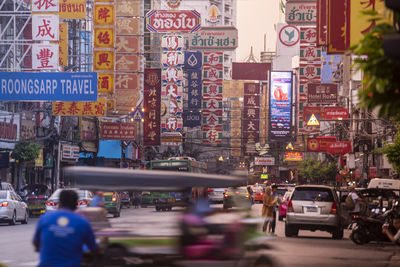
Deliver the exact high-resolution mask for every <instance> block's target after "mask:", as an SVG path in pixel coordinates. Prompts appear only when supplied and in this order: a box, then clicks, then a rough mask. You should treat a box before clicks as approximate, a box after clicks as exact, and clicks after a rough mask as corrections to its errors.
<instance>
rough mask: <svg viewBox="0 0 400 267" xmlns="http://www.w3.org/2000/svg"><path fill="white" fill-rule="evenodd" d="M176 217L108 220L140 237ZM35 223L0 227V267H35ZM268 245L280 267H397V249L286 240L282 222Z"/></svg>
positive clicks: (127, 213) (145, 213) (315, 237)
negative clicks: (2, 266)
mask: <svg viewBox="0 0 400 267" xmlns="http://www.w3.org/2000/svg"><path fill="white" fill-rule="evenodd" d="M260 210H261V205H260V204H256V205H254V206H253V213H254V214H259V213H260ZM178 214H179V212H178V211H175V212H174V211H172V212H156V211H155V210H154V208H145V209H133V208H130V209H123V210H122V213H121V217H120V218H116V219H114V218H111V222H112V223H113V224H115V225H118V226H123V225H124V224H128V223H130V222H134V223H135V225H138V227H137V228H138V232H140V233H151V234H157V235H160V234H169V233H174V232H175V233H176V230H177V229H176V228H175V227H174V225H175V223H176V222H177V220H178V218H179V216H178ZM37 221H38V219H36V218H35V219H31V220H30V222H29V224H28V225H20V224H17V225H15V226H8V225H6V224H2V225H0V236H1V238H0V247H1V250H0V262H1V263H4V264H6V265H7V266H10V267H18V266H21V267H22V266H36V265H37V263H38V254H37V253H35V252H34V251H33V246H32V244H31V240H32V235H33V232H34V229H35V226H36V224H37ZM155 227H158V228H155ZM269 244H270V245H271V247H272V248H273V249H272V250H271V252H270V254H271V255H273V256H274V258H275V260H276V261H277V263H279V266H321V265H324V266H396V263H394V262H393V260H396V258H398V256H394V257H393V255H395V253H396V252H398V248H397V247H395V246H392V245H390V244H385V245H382V244H376V243H375V244H369V245H366V246H357V245H355V244H353V242H352V241H351V240H350V239H349V232H348V231H346V233H345V238H344V239H343V240H333V239H331V235H330V234H329V233H325V232H319V231H317V232H309V231H300V233H299V237H298V238H286V237H285V236H284V222H278V224H277V238H276V239H274V240H271V241H270V243H269ZM391 259H392V262H391ZM397 263H398V262H397Z"/></svg>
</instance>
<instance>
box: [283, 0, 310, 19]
mask: <svg viewBox="0 0 400 267" xmlns="http://www.w3.org/2000/svg"><path fill="white" fill-rule="evenodd" d="M285 20H286V23H287V24H295V25H309V24H315V23H316V22H317V3H316V1H315V0H314V1H304V2H297V1H296V2H290V1H288V2H287V3H286V10H285Z"/></svg>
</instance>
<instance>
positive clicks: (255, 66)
mask: <svg viewBox="0 0 400 267" xmlns="http://www.w3.org/2000/svg"><path fill="white" fill-rule="evenodd" d="M270 70H271V64H270V63H239V62H232V79H233V80H256V81H257V80H259V81H267V80H268V72H269V71H270Z"/></svg>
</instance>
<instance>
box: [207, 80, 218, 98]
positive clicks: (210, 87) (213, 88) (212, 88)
mask: <svg viewBox="0 0 400 267" xmlns="http://www.w3.org/2000/svg"><path fill="white" fill-rule="evenodd" d="M203 96H204V97H206V98H222V84H217V83H203Z"/></svg>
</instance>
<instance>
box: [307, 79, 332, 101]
mask: <svg viewBox="0 0 400 267" xmlns="http://www.w3.org/2000/svg"><path fill="white" fill-rule="evenodd" d="M307 92H308V96H307V98H308V102H309V103H320V104H335V103H337V97H338V85H337V84H335V83H309V84H308V90H307Z"/></svg>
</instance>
